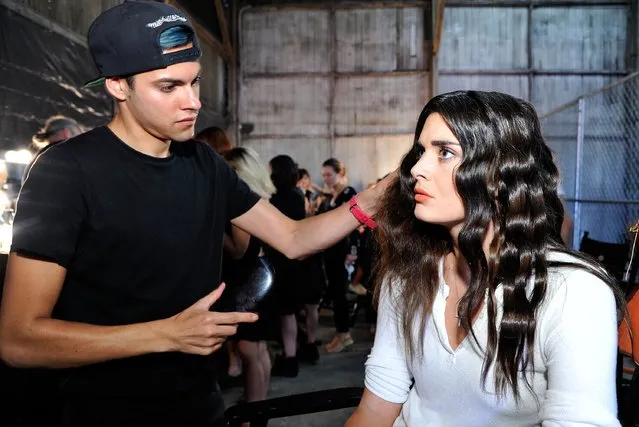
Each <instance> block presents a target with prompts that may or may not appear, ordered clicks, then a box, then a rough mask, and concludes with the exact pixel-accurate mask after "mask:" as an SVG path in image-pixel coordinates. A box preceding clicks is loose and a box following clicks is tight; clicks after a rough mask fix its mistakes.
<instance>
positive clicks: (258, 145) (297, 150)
mask: <svg viewBox="0 0 639 427" xmlns="http://www.w3.org/2000/svg"><path fill="white" fill-rule="evenodd" d="M242 146H243V147H251V148H253V149H255V151H257V152H258V154H259V155H260V158H261V159H262V161H263V162H264V164H265V165H266V164H268V162H269V161H270V160H271V159H272V158H273V157H275V156H277V155H280V154H286V155H288V156H291V158H292V159H293V160H295V162H296V163H297V164H298V166H299V167H300V168H305V169H307V170H308V172H309V174H310V175H311V177H312V178H313V181H314V182H316V183H318V184H319V185H320V186H321V169H322V163H323V162H324V161H325V160H326V159H328V158H329V157H330V141H329V140H327V139H322V138H278V139H262V138H250V139H244V140H243V141H242Z"/></svg>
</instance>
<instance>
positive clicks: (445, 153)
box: [439, 148, 455, 160]
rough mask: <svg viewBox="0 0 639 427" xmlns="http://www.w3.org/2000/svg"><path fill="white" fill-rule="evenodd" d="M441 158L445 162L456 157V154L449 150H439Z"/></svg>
mask: <svg viewBox="0 0 639 427" xmlns="http://www.w3.org/2000/svg"><path fill="white" fill-rule="evenodd" d="M439 157H441V158H442V159H444V160H448V159H452V158H453V157H455V152H454V151H451V150H449V149H448V148H442V149H441V150H439Z"/></svg>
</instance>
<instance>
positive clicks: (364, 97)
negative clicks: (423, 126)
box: [334, 73, 428, 136]
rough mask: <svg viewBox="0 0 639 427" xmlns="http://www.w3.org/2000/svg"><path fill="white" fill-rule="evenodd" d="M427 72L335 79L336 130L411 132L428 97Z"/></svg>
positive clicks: (346, 133) (349, 132)
mask: <svg viewBox="0 0 639 427" xmlns="http://www.w3.org/2000/svg"><path fill="white" fill-rule="evenodd" d="M427 80H428V77H427V74H426V73H424V74H423V75H419V74H418V75H412V76H405V77H392V76H389V77H343V78H338V79H337V82H336V84H337V89H336V96H335V113H334V116H335V117H334V122H335V133H336V134H337V135H340V136H350V135H357V134H387V133H410V132H412V131H413V129H414V128H415V122H416V120H417V117H418V116H419V112H420V111H421V110H422V108H423V107H424V105H425V104H426V100H427V99H428V94H427V87H428V82H427Z"/></svg>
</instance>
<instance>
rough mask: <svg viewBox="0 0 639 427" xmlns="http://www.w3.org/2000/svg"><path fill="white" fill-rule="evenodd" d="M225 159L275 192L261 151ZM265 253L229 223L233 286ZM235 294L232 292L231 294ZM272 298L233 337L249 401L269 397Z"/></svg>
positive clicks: (232, 153) (256, 187)
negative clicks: (256, 315)
mask: <svg viewBox="0 0 639 427" xmlns="http://www.w3.org/2000/svg"><path fill="white" fill-rule="evenodd" d="M224 158H225V159H226V161H227V162H228V163H229V165H231V167H232V168H233V169H234V170H235V172H237V175H238V176H239V177H240V179H242V180H243V181H244V182H245V183H246V184H247V185H248V186H249V187H250V188H251V190H253V191H254V192H255V193H257V194H258V195H259V196H260V197H262V198H265V199H268V198H270V197H271V194H273V192H274V190H275V189H274V188H273V184H272V183H271V180H270V178H269V175H268V171H267V170H266V168H265V167H264V166H263V165H262V162H261V160H260V158H259V156H258V154H257V153H256V152H255V151H254V150H252V149H250V148H244V147H238V148H232V149H230V150H228V151H226V152H225V153H224ZM262 254H263V244H262V242H261V241H260V240H258V239H257V238H255V237H253V236H251V235H249V234H248V233H246V232H244V231H242V230H241V229H239V228H238V227H235V226H234V225H231V224H229V227H228V229H227V234H226V235H225V238H224V256H225V264H224V276H225V280H226V281H227V285H228V286H229V289H230V290H232V289H237V288H239V287H241V286H242V285H244V284H243V283H238V282H240V281H241V279H239V278H240V277H244V276H245V274H242V273H246V271H247V270H249V269H251V268H254V267H255V265H256V264H257V262H256V261H257V258H258V257H260V256H261V255H262ZM231 294H232V293H231ZM270 304H271V297H267V298H266V299H265V300H264V301H262V302H261V303H260V305H258V307H257V310H256V311H257V313H258V314H259V316H260V318H259V320H258V321H257V322H255V323H252V324H246V325H241V326H239V327H238V329H237V333H236V334H235V336H234V337H233V340H232V341H234V342H237V350H238V353H239V356H240V359H241V362H242V364H243V366H244V397H245V399H246V401H247V402H254V401H257V400H264V399H266V394H267V392H268V384H269V378H270V375H271V359H270V356H269V353H268V349H267V347H266V340H267V339H269V338H272V335H273V334H272V333H271V332H270V331H271V330H272V318H273V316H272V313H271V307H270Z"/></svg>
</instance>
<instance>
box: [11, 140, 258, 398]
mask: <svg viewBox="0 0 639 427" xmlns="http://www.w3.org/2000/svg"><path fill="white" fill-rule="evenodd" d="M258 200H259V197H258V196H257V195H256V194H254V193H252V192H251V191H250V190H249V188H248V186H246V184H244V182H242V181H241V180H240V179H238V177H237V175H236V174H235V172H234V171H233V170H232V169H231V168H230V167H229V166H228V165H227V164H226V162H224V160H223V159H221V158H220V157H219V156H218V155H217V154H215V153H214V151H213V150H212V149H210V148H209V147H208V146H206V145H205V144H202V143H199V142H196V141H187V142H173V143H172V144H171V155H170V156H169V157H167V158H155V157H150V156H147V155H145V154H143V153H140V152H138V151H136V150H134V149H133V148H131V147H129V146H128V145H126V144H125V143H124V142H122V141H121V140H120V139H118V138H117V137H116V136H115V135H114V134H113V133H112V132H111V131H110V130H109V129H108V128H107V127H100V128H97V129H94V130H92V131H90V132H87V133H85V134H83V135H80V136H78V137H76V138H73V139H71V140H68V141H66V142H63V143H60V144H58V145H56V146H55V147H51V149H49V150H47V152H45V153H43V154H42V155H41V156H39V157H38V160H37V161H36V162H35V164H34V167H33V168H32V169H31V171H30V172H29V175H28V178H27V180H26V182H25V184H24V186H23V189H22V191H21V194H20V198H19V201H18V207H17V213H16V217H15V222H14V237H13V245H12V251H14V252H17V253H18V254H21V255H24V256H29V257H35V258H39V259H44V260H49V261H53V262H56V263H58V264H60V265H61V266H63V267H65V268H66V269H67V275H66V279H65V282H64V285H63V288H62V292H61V294H60V297H59V299H58V301H57V303H56V305H55V308H54V310H53V317H54V318H56V319H61V320H67V321H73V322H82V323H89V324H94V325H126V324H132V323H139V322H146V321H151V320H158V319H164V318H168V317H170V316H173V315H175V314H177V313H179V312H180V311H182V310H184V309H185V308H187V307H189V306H191V305H192V304H193V303H194V302H196V301H197V300H198V299H200V298H202V297H203V296H205V295H207V294H208V293H210V292H211V291H212V290H213V289H215V288H216V287H217V286H218V284H219V282H220V263H221V254H222V237H223V233H224V226H225V224H226V223H227V222H228V221H229V220H231V219H233V218H235V217H237V216H240V215H242V214H243V213H245V212H246V211H248V210H249V209H250V208H251V207H252V206H253V205H254V204H255V203H257V201H258ZM213 309H215V307H213ZM61 374H62V375H63V378H64V381H63V382H62V384H63V387H62V389H63V392H66V393H69V394H81V395H84V396H87V395H89V396H90V395H96V396H103V395H104V396H109V395H113V396H126V395H130V396H154V395H155V396H167V395H171V394H179V393H182V392H186V391H193V390H198V389H199V390H202V391H207V390H213V389H214V382H215V379H214V374H213V367H212V366H211V358H209V357H203V356H196V355H189V354H183V353H156V354H149V355H144V356H139V357H130V358H126V359H121V360H114V361H110V362H105V363H98V364H94V365H88V366H84V367H80V368H75V369H68V370H64V371H62V372H61Z"/></svg>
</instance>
